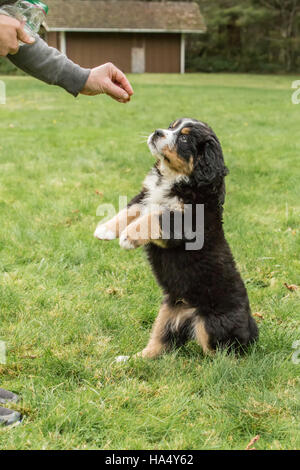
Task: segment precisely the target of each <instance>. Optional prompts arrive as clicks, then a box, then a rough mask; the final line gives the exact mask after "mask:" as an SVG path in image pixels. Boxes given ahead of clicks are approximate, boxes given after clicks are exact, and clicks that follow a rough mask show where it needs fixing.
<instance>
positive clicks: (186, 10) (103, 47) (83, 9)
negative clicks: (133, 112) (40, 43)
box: [45, 0, 206, 73]
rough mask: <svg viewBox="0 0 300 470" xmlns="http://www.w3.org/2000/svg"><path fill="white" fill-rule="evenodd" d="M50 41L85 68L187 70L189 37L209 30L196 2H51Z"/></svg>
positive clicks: (47, 30)
mask: <svg viewBox="0 0 300 470" xmlns="http://www.w3.org/2000/svg"><path fill="white" fill-rule="evenodd" d="M47 4H48V5H49V14H48V17H47V20H46V25H45V29H46V40H47V42H48V43H49V45H51V46H54V47H56V48H57V49H59V50H60V51H61V52H63V53H65V54H67V55H68V57H70V59H72V60H73V61H75V62H77V63H78V64H80V65H81V66H83V67H88V68H90V67H95V66H97V65H99V64H102V63H105V62H113V63H114V64H115V65H117V66H118V67H119V68H121V69H122V70H123V71H124V72H127V73H128V72H132V73H144V72H148V73H155V72H158V73H184V71H185V35H186V34H190V33H203V32H205V30H206V28H205V23H204V19H203V17H202V15H201V13H200V10H199V7H198V5H197V4H196V3H193V2H192V3H187V2H142V1H130V0H129V1H127V0H122V1H120V0H106V1H103V0H48V1H47Z"/></svg>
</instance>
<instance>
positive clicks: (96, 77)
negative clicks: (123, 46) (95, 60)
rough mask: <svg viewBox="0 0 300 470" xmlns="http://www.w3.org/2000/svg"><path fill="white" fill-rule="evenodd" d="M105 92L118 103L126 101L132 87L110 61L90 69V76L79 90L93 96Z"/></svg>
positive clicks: (83, 93)
mask: <svg viewBox="0 0 300 470" xmlns="http://www.w3.org/2000/svg"><path fill="white" fill-rule="evenodd" d="M102 93H105V94H106V95H108V96H110V97H111V98H113V99H114V100H116V101H118V102H119V103H127V102H128V101H130V97H131V96H132V95H133V89H132V87H131V85H130V83H129V81H128V80H127V78H126V76H125V75H124V73H123V72H121V70H119V69H118V68H117V67H115V66H114V65H113V64H111V63H110V62H109V63H108V64H104V65H100V67H96V68H94V69H92V70H91V73H90V76H89V78H88V79H87V82H86V84H85V86H84V88H83V90H82V91H81V94H82V95H89V96H95V95H100V94H102Z"/></svg>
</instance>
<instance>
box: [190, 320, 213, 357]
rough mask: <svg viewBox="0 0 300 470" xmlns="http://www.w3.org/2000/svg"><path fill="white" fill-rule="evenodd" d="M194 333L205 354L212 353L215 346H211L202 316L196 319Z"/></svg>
mask: <svg viewBox="0 0 300 470" xmlns="http://www.w3.org/2000/svg"><path fill="white" fill-rule="evenodd" d="M194 335H195V339H196V341H197V343H198V344H199V345H200V346H201V348H202V350H203V352H204V354H212V353H213V352H214V350H213V348H212V347H211V346H210V338H209V335H208V333H207V331H206V328H205V323H204V320H203V319H202V318H197V319H196V320H195V326H194Z"/></svg>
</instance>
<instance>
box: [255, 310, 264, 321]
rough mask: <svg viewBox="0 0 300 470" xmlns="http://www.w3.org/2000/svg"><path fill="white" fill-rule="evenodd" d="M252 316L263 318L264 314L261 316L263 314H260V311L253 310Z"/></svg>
mask: <svg viewBox="0 0 300 470" xmlns="http://www.w3.org/2000/svg"><path fill="white" fill-rule="evenodd" d="M253 316H254V317H258V318H261V319H262V320H263V319H264V316H263V314H262V313H260V312H255V313H253Z"/></svg>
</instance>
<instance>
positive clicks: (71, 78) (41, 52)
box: [8, 37, 90, 96]
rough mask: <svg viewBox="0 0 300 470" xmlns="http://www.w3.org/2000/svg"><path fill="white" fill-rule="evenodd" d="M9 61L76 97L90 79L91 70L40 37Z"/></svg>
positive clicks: (24, 46) (11, 56)
mask: <svg viewBox="0 0 300 470" xmlns="http://www.w3.org/2000/svg"><path fill="white" fill-rule="evenodd" d="M8 59H9V60H10V61H11V62H12V63H13V64H14V65H16V66H17V67H18V68H19V69H21V70H23V71H24V72H26V73H27V74H29V75H32V76H33V77H35V78H38V79H39V80H42V81H43V82H46V83H48V84H50V85H58V86H60V87H62V88H64V89H65V90H66V91H68V92H69V93H71V94H72V95H74V96H77V95H78V93H80V92H81V90H82V89H83V87H84V85H85V84H86V81H87V79H88V77H89V74H90V70H89V69H83V68H82V67H80V66H79V65H76V64H74V62H72V61H71V60H70V59H68V58H67V57H66V56H65V55H64V54H62V53H61V52H59V51H58V50H57V49H54V48H53V47H49V46H48V44H47V43H46V42H45V41H43V40H42V39H41V38H40V37H37V39H36V41H35V43H34V44H32V45H23V46H21V47H20V49H19V52H18V53H17V54H15V55H8Z"/></svg>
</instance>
